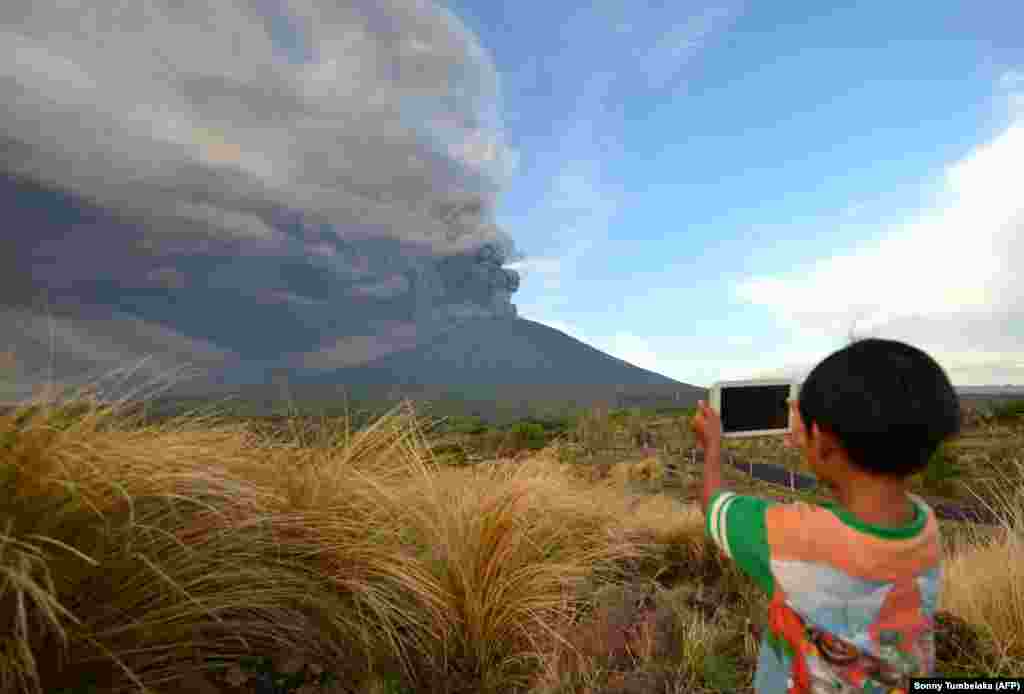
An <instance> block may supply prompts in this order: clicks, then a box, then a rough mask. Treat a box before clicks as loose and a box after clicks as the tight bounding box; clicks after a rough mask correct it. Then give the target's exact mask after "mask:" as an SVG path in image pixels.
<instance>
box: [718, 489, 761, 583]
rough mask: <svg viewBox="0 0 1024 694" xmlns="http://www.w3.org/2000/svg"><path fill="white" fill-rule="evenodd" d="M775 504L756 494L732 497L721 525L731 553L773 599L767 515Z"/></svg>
mask: <svg viewBox="0 0 1024 694" xmlns="http://www.w3.org/2000/svg"><path fill="white" fill-rule="evenodd" d="M774 503H775V502H770V501H768V500H767V499H759V498H757V497H754V496H736V497H734V498H732V499H730V500H729V502H728V507H727V508H726V509H725V515H724V517H723V518H722V521H721V523H722V526H721V528H720V532H721V533H722V535H723V537H724V539H725V540H726V542H725V544H726V546H727V552H728V554H729V555H730V556H731V557H732V559H733V561H735V562H736V565H737V566H738V567H739V568H740V569H741V570H742V571H743V572H744V573H746V574H747V575H749V576H750V577H751V578H752V579H754V582H755V583H757V585H758V586H760V587H761V589H762V590H764V591H765V592H766V593H768V597H769V598H771V596H772V592H773V591H774V589H775V579H774V578H773V577H772V570H771V552H770V550H769V547H768V532H767V530H766V529H765V522H764V516H765V511H767V510H768V508H769V507H770V506H772V505H773V504H774Z"/></svg>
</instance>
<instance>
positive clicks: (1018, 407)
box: [992, 400, 1024, 421]
mask: <svg viewBox="0 0 1024 694" xmlns="http://www.w3.org/2000/svg"><path fill="white" fill-rule="evenodd" d="M992 413H993V414H994V415H995V418H996V419H998V420H1001V421H1007V420H1013V419H1020V418H1021V417H1024V400H1010V401H1009V402H1005V403H1003V404H1001V405H996V406H995V407H993V408H992Z"/></svg>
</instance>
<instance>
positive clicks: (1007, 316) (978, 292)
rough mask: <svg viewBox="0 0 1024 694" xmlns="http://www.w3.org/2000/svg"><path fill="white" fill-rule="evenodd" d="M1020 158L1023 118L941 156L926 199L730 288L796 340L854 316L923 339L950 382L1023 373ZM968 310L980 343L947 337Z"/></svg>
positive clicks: (884, 333)
mask: <svg viewBox="0 0 1024 694" xmlns="http://www.w3.org/2000/svg"><path fill="white" fill-rule="evenodd" d="M1022 161H1024V122H1021V123H1015V124H1013V125H1011V126H1010V127H1009V128H1008V129H1007V130H1005V131H1004V132H1003V133H1001V134H1000V135H999V136H998V137H996V138H994V139H993V140H992V141H991V142H988V143H986V144H984V145H981V146H979V147H977V148H976V149H975V150H974V151H973V152H971V153H970V154H969V155H968V156H966V157H965V158H964V159H962V160H961V161H959V162H956V163H954V164H953V165H951V166H950V167H948V169H947V170H946V172H945V179H944V182H945V198H944V200H943V201H942V202H941V203H940V204H939V205H937V206H936V207H935V209H932V210H929V211H927V212H925V213H923V214H920V215H919V216H918V217H917V218H914V219H911V220H909V221H907V222H906V223H904V224H901V225H898V226H896V227H894V228H893V229H892V230H891V231H890V232H889V233H888V234H887V235H886V236H885V237H883V238H882V239H880V240H878V241H874V242H871V243H865V244H861V245H859V246H857V247H854V248H850V249H846V250H843V251H840V252H837V253H836V254H835V255H832V256H829V257H825V258H822V259H821V260H819V261H817V262H815V263H813V264H812V265H811V266H809V267H803V268H795V269H793V271H791V272H787V273H784V274H777V275H767V276H758V277H751V278H749V279H747V280H746V281H744V282H742V283H740V284H739V285H738V286H737V287H736V289H735V292H736V295H737V296H738V297H740V298H741V299H743V300H745V301H747V302H749V303H752V304H755V305H759V306H763V307H765V308H766V309H768V310H769V311H772V312H773V313H775V315H776V317H777V318H778V319H779V320H780V322H781V323H782V324H783V325H787V326H788V327H789V328H790V329H791V331H792V332H793V335H794V338H795V341H799V339H800V338H807V339H811V338H813V339H821V338H822V337H825V336H828V335H832V336H839V335H842V334H843V331H844V330H845V329H846V328H847V327H848V326H849V325H850V324H851V322H852V321H853V320H854V319H857V318H859V319H861V320H860V321H859V322H858V324H857V327H858V328H859V329H860V330H862V331H868V332H871V333H872V334H876V335H878V336H879V337H892V338H893V339H902V340H904V341H907V342H910V343H912V344H915V345H917V346H919V347H921V348H922V349H925V351H927V352H929V353H930V354H932V356H934V357H935V358H936V360H937V361H939V363H940V364H942V365H943V367H944V368H946V369H947V371H948V372H949V373H950V375H951V377H952V378H953V379H954V381H955V382H958V383H968V382H971V383H978V382H979V381H977V380H976V379H977V378H981V377H984V378H985V379H995V380H996V382H1000V383H1002V382H1010V381H1012V380H1014V379H1016V381H1017V382H1024V372H1022V371H1021V368H1020V363H1021V362H1022V361H1024V350H1022V348H1021V340H1022V338H1024V335H1021V334H1020V333H1019V332H1014V328H1013V327H1012V326H1013V325H1014V324H1019V323H1018V322H1017V321H1018V320H1019V319H1021V318H1024V315H1022V314H1021V298H1022V297H1024V275H1021V274H1020V273H1019V268H1018V267H1017V266H1016V261H1015V258H1019V257H1020V254H1021V251H1024V246H1022V243H1021V239H1022V238H1024V196H1022V195H1021V194H1020V183H1019V181H1020V180H1021V176H1022V174H1021V162H1022ZM967 321H970V322H971V325H972V328H971V329H972V330H973V331H975V332H976V333H978V334H985V335H986V336H987V339H988V343H987V344H986V343H984V342H980V341H979V342H975V343H974V344H975V345H976V347H975V346H974V345H972V348H971V349H970V350H964V349H960V348H956V347H955V345H958V344H960V336H961V333H962V331H963V330H964V326H965V324H966V322H967ZM936 322H939V323H941V324H943V325H944V328H945V330H944V334H943V332H940V331H936V330H935V329H934V327H935V323H936ZM897 335H899V337H897ZM998 346H1003V347H1004V348H1003V349H1000V348H998ZM972 355H975V356H978V355H985V356H984V357H983V358H982V357H980V356H978V358H975V356H972ZM821 356H824V355H821ZM801 368H808V367H807V365H806V364H804V366H803V367H801ZM984 382H992V381H991V380H987V381H984Z"/></svg>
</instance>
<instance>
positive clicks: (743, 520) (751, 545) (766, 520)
mask: <svg viewBox="0 0 1024 694" xmlns="http://www.w3.org/2000/svg"><path fill="white" fill-rule="evenodd" d="M908 496H909V497H910V500H911V501H912V502H913V504H914V508H915V515H914V518H913V520H912V521H910V523H909V524H907V525H906V526H904V527H900V528H888V527H881V526H874V525H869V524H867V523H863V522H861V521H859V520H858V519H857V518H856V517H854V516H853V515H852V514H851V513H849V512H848V511H846V510H844V509H842V508H840V507H838V506H837V505H835V504H822V505H820V506H817V505H810V504H805V503H791V504H782V503H775V502H771V501H767V500H765V499H759V498H756V497H750V496H740V495H737V494H735V493H733V492H729V491H721V492H718V493H717V494H715V495H714V496H713V497H712V498H711V503H710V504H709V506H708V514H707V519H706V530H707V533H708V535H710V537H711V539H712V540H713V541H714V542H715V544H716V545H717V546H718V547H719V548H720V549H721V550H722V552H723V553H725V555H726V556H728V557H729V558H731V559H733V560H734V561H735V562H736V563H737V565H739V567H740V568H741V569H742V570H743V571H744V572H746V573H747V574H749V575H750V576H751V577H752V578H753V579H754V581H755V582H756V583H757V584H758V585H759V586H761V587H762V588H763V589H764V590H766V591H767V592H768V597H769V601H770V602H769V608H768V625H767V628H766V629H765V630H764V636H763V637H762V639H761V653H760V658H759V660H758V664H757V674H756V676H755V680H754V685H755V687H756V690H757V692H758V693H759V694H782V692H787V693H792V694H812V693H813V694H820V693H824V692H842V693H845V692H885V693H886V694H900V693H902V692H905V691H906V690H907V689H908V686H909V684H908V681H907V680H908V678H909V677H915V676H916V677H921V676H927V675H928V674H930V673H931V672H932V671H933V669H934V667H935V648H934V632H933V616H934V614H935V607H936V604H937V602H938V593H939V582H940V575H941V574H940V572H941V565H940V562H941V556H942V553H941V546H940V544H939V532H938V523H937V521H936V520H935V513H934V512H933V511H932V510H931V508H929V506H928V504H926V503H925V502H924V501H923V500H922V499H920V498H919V497H917V496H913V495H908Z"/></svg>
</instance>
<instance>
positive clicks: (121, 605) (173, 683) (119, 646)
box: [0, 399, 1024, 694]
mask: <svg viewBox="0 0 1024 694" xmlns="http://www.w3.org/2000/svg"><path fill="white" fill-rule="evenodd" d="M133 412H135V413H136V414H133ZM686 415H687V413H686V412H684V411H679V412H670V411H663V412H660V413H659V412H636V411H621V410H620V411H603V412H602V411H590V412H582V413H579V414H578V415H576V416H574V417H572V418H563V419H558V418H552V419H550V420H547V421H525V422H519V423H518V424H515V425H510V426H507V427H504V428H494V427H489V426H487V425H486V424H485V423H483V422H481V421H479V420H474V419H472V418H465V417H464V418H452V419H449V420H446V421H443V422H439V423H438V422H433V421H427V420H425V419H424V417H423V416H422V415H421V414H418V413H417V412H416V411H415V409H414V408H413V407H412V405H411V404H410V403H407V404H403V405H402V406H400V407H398V408H395V409H394V410H392V411H390V412H388V413H386V414H384V415H383V416H380V417H378V418H376V419H373V420H372V421H362V422H358V423H357V425H356V426H353V423H352V422H351V421H350V420H349V419H346V418H344V417H325V418H323V419H320V420H311V419H308V418H292V419H275V420H250V419H244V418H239V417H220V416H216V415H214V414H203V413H192V414H188V415H185V416H182V417H177V418H172V419H163V420H161V421H155V422H154V421H147V420H144V419H142V418H140V417H139V416H137V410H132V409H128V408H123V407H118V406H111V405H105V404H101V403H97V402H91V401H89V400H88V399H77V400H74V399H73V400H66V401H60V402H50V403H45V402H39V403H36V404H35V405H33V406H26V407H22V408H19V409H15V410H12V411H8V412H6V413H4V414H3V415H0V484H2V485H3V489H2V490H0V644H2V648H0V691H4V692H8V691H10V692H63V693H64V694H84V693H85V692H89V691H93V692H116V691H151V692H181V691H195V692H268V693H269V692H282V693H283V692H302V693H303V694H309V693H311V692H366V693H371V692H379V693H381V694H385V693H392V694H398V693H400V692H431V693H437V694H456V693H459V694H461V693H462V692H467V693H468V692H531V693H535V694H541V693H544V694H548V693H550V694H554V693H556V692H564V693H569V692H594V693H596V692H609V693H610V692H679V693H682V692H721V691H745V690H747V689H749V685H750V680H751V675H752V672H753V668H754V664H755V660H756V655H757V643H758V636H757V635H758V633H759V630H760V629H761V622H762V620H763V619H764V617H765V604H764V599H763V596H762V595H761V594H760V593H759V592H758V591H757V590H755V589H754V587H753V584H752V583H751V582H750V581H749V580H747V579H746V578H745V577H744V576H742V575H740V574H739V573H738V572H736V571H735V570H734V569H733V568H732V566H731V565H730V564H729V563H727V562H722V561H720V559H719V557H718V555H717V554H716V553H715V552H714V551H711V549H710V548H709V546H708V545H707V544H706V542H705V540H704V539H703V533H702V524H703V518H702V515H701V513H700V511H699V509H698V508H697V507H696V506H695V505H694V503H693V499H694V498H695V497H696V481H697V478H696V473H697V471H696V470H693V469H687V468H686V467H685V466H684V465H678V464H679V462H680V460H681V459H682V458H683V457H684V455H685V451H686V450H688V449H689V448H690V447H692V443H693V442H692V438H690V436H691V435H690V433H689V431H688V428H687V420H686ZM1014 416H1015V415H1014V414H1013V413H1009V412H1008V413H1006V416H1005V417H1004V418H1003V419H993V418H982V419H979V420H978V421H972V422H971V425H970V426H969V427H967V428H965V431H964V432H963V434H962V436H961V437H959V439H957V440H956V441H954V442H951V443H950V444H949V445H948V446H947V448H946V450H944V451H943V453H942V456H943V461H942V462H941V463H936V465H942V466H946V467H944V468H942V469H941V470H939V471H938V472H933V473H932V474H931V476H930V477H929V476H922V478H921V479H919V480H917V481H916V484H917V485H919V487H920V489H921V490H923V491H928V492H929V493H933V494H939V493H940V492H941V494H942V495H945V496H952V497H957V498H961V497H962V498H966V497H968V496H972V498H973V495H976V496H978V497H980V498H981V499H983V500H985V501H986V502H988V503H990V504H992V505H993V506H995V507H996V508H997V509H999V510H1001V511H1002V512H1003V519H1004V522H1003V525H1002V527H1001V528H997V529H995V530H994V531H993V530H992V529H986V528H975V527H972V526H968V525H965V524H948V525H946V526H944V528H943V530H944V536H945V538H946V560H945V578H944V588H943V595H942V605H941V607H942V610H943V611H942V613H941V614H940V617H939V620H938V625H939V632H938V638H937V644H938V656H939V669H940V672H941V673H943V674H957V673H966V674H972V673H973V674H997V673H998V674H1005V675H1015V674H1016V675H1019V673H1020V672H1024V636H1022V635H1024V591H1022V590H1021V587H1022V586H1024V580H1022V579H1024V576H1022V575H1021V574H1022V573H1024V554H1022V551H1021V550H1022V548H1021V541H1022V536H1021V530H1022V528H1024V519H1022V514H1024V511H1022V510H1021V509H1024V503H1022V502H1024V498H1022V496H1024V495H1022V493H1021V492H1022V489H1024V485H1022V483H1021V480H1022V476H1024V458H1022V456H1021V454H1020V443H1021V441H1022V435H1024V427H1022V426H1021V424H1020V422H1019V419H1015V418H1014ZM643 430H649V431H652V432H653V433H654V435H655V439H656V444H657V453H656V454H651V453H650V452H649V451H648V452H644V451H642V450H640V449H638V448H636V446H635V445H634V443H635V440H636V439H635V436H636V434H637V433H639V432H641V431H643ZM728 448H729V449H730V450H734V451H735V452H737V454H741V455H745V456H750V457H752V458H754V459H756V460H758V461H759V462H766V461H767V462H777V463H779V464H785V465H796V464H797V460H796V457H795V453H794V452H793V451H790V450H788V449H785V448H783V447H782V446H781V444H780V442H779V441H770V440H767V439H759V440H757V441H748V442H746V443H736V442H729V444H728ZM673 462H674V463H677V467H678V468H679V472H678V473H673V472H672V471H671V470H670V464H671V463H673ZM949 467H952V468H956V469H957V470H959V472H957V473H955V474H953V473H949V472H948V470H946V468H949ZM726 474H727V476H728V478H729V482H730V484H731V485H732V486H734V487H737V488H741V489H748V490H751V491H756V492H758V493H763V494H770V495H772V496H777V497H783V498H793V497H795V496H799V495H797V494H795V493H790V492H788V491H786V490H784V489H781V488H778V487H770V488H768V487H769V486H768V485H763V484H760V483H756V482H752V481H750V480H749V479H747V478H746V477H745V476H743V475H742V474H741V473H739V472H738V471H735V470H728V471H727V473H726ZM803 496H804V497H810V498H813V497H814V494H813V493H805V494H803Z"/></svg>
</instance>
